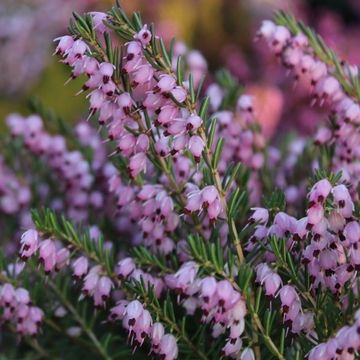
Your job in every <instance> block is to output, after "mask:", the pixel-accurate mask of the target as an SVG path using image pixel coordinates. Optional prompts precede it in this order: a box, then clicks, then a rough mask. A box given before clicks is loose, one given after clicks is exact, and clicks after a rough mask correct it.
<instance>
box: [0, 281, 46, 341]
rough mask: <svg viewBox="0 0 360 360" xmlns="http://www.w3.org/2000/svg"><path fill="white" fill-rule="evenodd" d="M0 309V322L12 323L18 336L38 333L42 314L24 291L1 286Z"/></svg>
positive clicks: (7, 284)
mask: <svg viewBox="0 0 360 360" xmlns="http://www.w3.org/2000/svg"><path fill="white" fill-rule="evenodd" d="M0 308H1V309H2V314H1V315H0V318H1V320H3V321H9V322H11V323H13V324H14V325H15V326H16V332H17V333H18V334H19V335H21V336H35V335H37V334H38V333H39V330H40V326H41V323H42V320H43V317H44V313H43V311H42V310H41V309H40V308H38V307H37V306H34V305H32V303H31V299H30V295H29V292H28V291H27V290H26V289H23V288H14V286H13V285H11V284H10V283H5V284H3V285H1V286H0Z"/></svg>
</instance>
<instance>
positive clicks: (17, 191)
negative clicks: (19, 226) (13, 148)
mask: <svg viewBox="0 0 360 360" xmlns="http://www.w3.org/2000/svg"><path fill="white" fill-rule="evenodd" d="M30 201H31V191H30V189H29V187H28V186H27V184H26V183H24V182H23V181H21V180H20V179H18V178H17V177H16V175H15V174H14V173H13V172H12V171H11V169H9V168H8V167H7V166H6V164H5V161H4V159H3V158H2V157H0V210H1V212H3V213H5V214H9V215H13V214H18V213H19V212H21V210H22V209H24V208H26V207H27V206H28V205H29V203H30Z"/></svg>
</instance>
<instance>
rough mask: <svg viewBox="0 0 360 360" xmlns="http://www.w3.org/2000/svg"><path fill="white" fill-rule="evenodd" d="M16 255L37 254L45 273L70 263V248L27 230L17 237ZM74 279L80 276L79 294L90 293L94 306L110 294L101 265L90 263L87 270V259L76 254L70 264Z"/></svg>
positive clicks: (30, 255) (28, 255) (28, 256)
mask: <svg viewBox="0 0 360 360" xmlns="http://www.w3.org/2000/svg"><path fill="white" fill-rule="evenodd" d="M20 244H21V247H20V251H19V257H20V258H21V259H22V260H23V261H26V260H28V259H29V258H31V257H32V256H35V255H38V259H39V263H40V264H41V265H42V266H43V268H44V272H45V274H51V273H53V272H58V271H60V270H62V269H63V268H65V267H67V266H68V265H69V263H70V251H69V249H68V248H67V247H64V246H63V245H62V243H61V242H60V241H57V240H54V239H45V240H43V239H41V236H40V234H39V233H38V232H37V231H36V230H34V229H30V230H27V231H26V232H25V233H24V234H23V235H22V237H21V240H20ZM71 267H72V270H73V276H74V278H75V279H83V287H82V291H83V294H84V295H86V296H91V297H92V298H93V300H94V305H95V306H96V307H102V306H104V305H105V302H106V300H107V299H108V298H109V296H110V292H111V289H112V287H113V282H112V281H111V279H110V278H109V277H108V276H107V275H106V273H105V271H103V268H102V266H99V265H98V266H93V267H91V268H90V269H89V260H88V258H87V257H85V256H80V257H78V258H77V259H75V260H74V261H73V262H72V264H71Z"/></svg>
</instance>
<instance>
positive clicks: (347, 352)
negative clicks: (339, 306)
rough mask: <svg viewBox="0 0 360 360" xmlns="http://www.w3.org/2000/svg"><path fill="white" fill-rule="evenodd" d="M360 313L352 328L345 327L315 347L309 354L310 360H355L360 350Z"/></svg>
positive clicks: (356, 315) (356, 316) (357, 314)
mask: <svg viewBox="0 0 360 360" xmlns="http://www.w3.org/2000/svg"><path fill="white" fill-rule="evenodd" d="M359 315H360V314H359V311H357V312H356V314H355V322H354V324H353V325H352V326H344V327H342V328H341V329H340V330H338V331H337V333H336V336H335V337H333V338H330V339H329V340H328V341H326V342H324V343H320V344H319V345H317V346H315V347H314V348H313V349H312V350H311V351H310V353H309V360H317V359H324V360H327V359H334V358H335V359H355V358H356V354H357V353H358V352H359V350H360V335H359V325H360V322H359V320H360V319H359Z"/></svg>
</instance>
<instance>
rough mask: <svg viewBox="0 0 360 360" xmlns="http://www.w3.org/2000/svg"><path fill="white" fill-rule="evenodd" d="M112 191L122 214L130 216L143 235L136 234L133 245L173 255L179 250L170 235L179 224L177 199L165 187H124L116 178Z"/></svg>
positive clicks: (111, 187)
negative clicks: (175, 205) (175, 208)
mask: <svg viewBox="0 0 360 360" xmlns="http://www.w3.org/2000/svg"><path fill="white" fill-rule="evenodd" d="M110 191H111V192H112V193H114V195H115V197H116V199H117V207H118V209H119V211H120V212H122V209H124V211H125V212H126V213H125V215H126V219H128V220H130V221H131V223H132V224H138V225H139V226H140V229H141V232H137V233H136V234H134V239H133V242H135V243H139V241H141V242H142V243H143V244H144V245H146V246H147V247H149V248H151V249H152V250H153V251H154V252H160V253H163V254H165V255H166V254H169V253H170V252H171V251H172V250H173V249H174V247H175V244H174V241H173V240H172V239H171V238H170V237H169V234H170V233H172V232H173V231H175V229H176V228H177V226H178V224H179V216H178V215H177V214H176V212H175V211H174V202H173V199H172V198H171V197H170V196H169V195H168V193H167V191H166V190H165V189H164V188H163V186H161V185H152V184H145V185H143V186H142V187H140V188H136V187H134V186H128V185H125V184H123V183H122V181H121V178H120V177H118V176H117V175H115V176H114V177H113V178H111V179H110Z"/></svg>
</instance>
